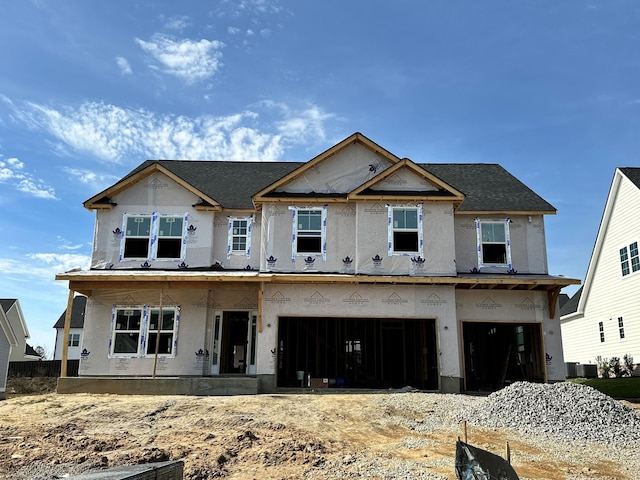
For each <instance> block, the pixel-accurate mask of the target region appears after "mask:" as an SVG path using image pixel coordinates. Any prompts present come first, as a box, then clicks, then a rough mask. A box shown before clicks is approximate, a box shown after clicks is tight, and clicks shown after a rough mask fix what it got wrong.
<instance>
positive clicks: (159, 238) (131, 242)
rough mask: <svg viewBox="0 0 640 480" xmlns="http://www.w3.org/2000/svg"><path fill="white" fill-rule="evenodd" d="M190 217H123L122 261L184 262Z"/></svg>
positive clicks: (127, 215)
mask: <svg viewBox="0 0 640 480" xmlns="http://www.w3.org/2000/svg"><path fill="white" fill-rule="evenodd" d="M187 218H188V216H187V214H186V213H185V214H184V215H160V214H158V213H157V212H152V213H151V214H142V215H138V214H127V213H125V214H124V220H123V222H122V223H123V234H122V242H121V244H120V261H122V260H183V259H184V257H185V254H186V225H187Z"/></svg>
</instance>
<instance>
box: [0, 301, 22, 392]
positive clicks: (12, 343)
mask: <svg viewBox="0 0 640 480" xmlns="http://www.w3.org/2000/svg"><path fill="white" fill-rule="evenodd" d="M0 307H3V304H2V301H0ZM17 346H18V338H17V337H16V334H15V333H14V331H13V328H11V324H10V323H9V319H8V318H7V315H6V314H5V312H4V308H0V400H4V399H6V398H7V394H6V387H7V373H8V371H9V357H10V356H11V350H12V349H13V348H16V347H17Z"/></svg>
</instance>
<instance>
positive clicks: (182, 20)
mask: <svg viewBox="0 0 640 480" xmlns="http://www.w3.org/2000/svg"><path fill="white" fill-rule="evenodd" d="M189 25H191V20H190V19H189V17H187V16H186V15H176V16H175V17H169V18H168V19H167V20H166V21H165V22H164V27H165V28H166V29H168V30H177V31H182V30H184V29H185V28H187V27H188V26H189Z"/></svg>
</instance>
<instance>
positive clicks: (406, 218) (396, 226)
mask: <svg viewBox="0 0 640 480" xmlns="http://www.w3.org/2000/svg"><path fill="white" fill-rule="evenodd" d="M392 229H393V251H394V252H402V253H419V245H418V243H419V242H418V209H417V208H394V209H393V212H392Z"/></svg>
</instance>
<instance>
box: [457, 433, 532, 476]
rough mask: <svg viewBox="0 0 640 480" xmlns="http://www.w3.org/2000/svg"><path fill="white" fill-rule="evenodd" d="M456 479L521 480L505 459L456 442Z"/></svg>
mask: <svg viewBox="0 0 640 480" xmlns="http://www.w3.org/2000/svg"><path fill="white" fill-rule="evenodd" d="M456 478H457V479H458V480H519V478H518V474H517V473H516V471H515V470H514V469H513V467H512V466H511V465H510V464H509V462H507V461H506V460H505V459H504V458H502V457H500V456H498V455H495V454H493V453H491V452H487V451H486V450H482V449H481V448H477V447H472V446H471V445H469V444H468V443H464V442H461V441H460V440H458V441H457V442H456Z"/></svg>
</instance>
